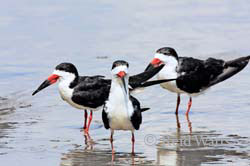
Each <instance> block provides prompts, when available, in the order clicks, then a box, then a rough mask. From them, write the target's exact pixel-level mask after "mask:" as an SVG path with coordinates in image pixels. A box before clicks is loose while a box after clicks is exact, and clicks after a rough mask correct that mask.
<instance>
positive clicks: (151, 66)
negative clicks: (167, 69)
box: [145, 58, 162, 71]
mask: <svg viewBox="0 0 250 166" xmlns="http://www.w3.org/2000/svg"><path fill="white" fill-rule="evenodd" d="M161 64H162V61H161V60H160V59H158V58H154V59H153V60H152V61H151V62H150V64H149V65H148V66H147V68H146V69H145V71H148V70H152V69H154V68H155V67H158V66H160V65H161Z"/></svg>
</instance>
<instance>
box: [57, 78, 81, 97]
mask: <svg viewBox="0 0 250 166" xmlns="http://www.w3.org/2000/svg"><path fill="white" fill-rule="evenodd" d="M78 79H79V78H78V76H75V75H73V74H72V75H69V76H67V77H66V78H65V77H61V78H59V84H58V87H59V92H60V95H61V97H62V98H63V99H64V100H69V99H71V97H72V95H73V91H74V87H75V86H76V85H77V84H78Z"/></svg>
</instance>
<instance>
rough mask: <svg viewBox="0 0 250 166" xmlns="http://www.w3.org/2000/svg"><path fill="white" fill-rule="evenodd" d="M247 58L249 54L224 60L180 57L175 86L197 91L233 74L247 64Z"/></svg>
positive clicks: (187, 90)
mask: <svg viewBox="0 0 250 166" xmlns="http://www.w3.org/2000/svg"><path fill="white" fill-rule="evenodd" d="M249 59H250V56H246V57H241V58H238V59H235V60H232V61H228V62H225V61H224V60H221V59H214V58H208V59H207V60H205V61H202V60H198V59H194V58H184V57H180V64H179V65H180V66H181V68H179V69H177V71H178V73H180V76H179V77H178V79H177V80H176V83H177V86H178V87H179V88H180V89H182V90H184V91H186V92H188V93H198V92H200V91H202V90H204V89H206V88H208V87H210V86H212V85H215V84H217V83H219V82H222V81H224V80H226V79H228V78H230V77H231V76H233V75H235V74H236V73H238V72H239V71H241V70H242V69H243V68H244V67H245V66H246V65H247V64H248V62H249ZM182 73H183V74H182Z"/></svg>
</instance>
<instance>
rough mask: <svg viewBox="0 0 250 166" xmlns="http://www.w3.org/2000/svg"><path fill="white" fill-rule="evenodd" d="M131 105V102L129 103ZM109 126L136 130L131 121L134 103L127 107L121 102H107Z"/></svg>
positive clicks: (116, 128) (114, 128) (117, 128)
mask: <svg viewBox="0 0 250 166" xmlns="http://www.w3.org/2000/svg"><path fill="white" fill-rule="evenodd" d="M129 105H130V104H129ZM106 106H107V107H106V108H107V109H106V112H107V114H108V119H109V126H110V128H111V129H112V130H134V127H133V125H132V122H131V121H130V117H131V110H132V109H133V108H132V105H131V106H128V107H126V106H125V105H123V104H121V103H119V104H118V103H113V102H111V103H109V102H107V103H106Z"/></svg>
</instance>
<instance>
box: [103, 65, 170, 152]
mask: <svg viewBox="0 0 250 166" xmlns="http://www.w3.org/2000/svg"><path fill="white" fill-rule="evenodd" d="M128 67H129V65H128V63H127V62H126V61H122V60H118V61H115V62H114V63H113V66H112V71H111V73H112V82H111V88H110V93H109V97H108V99H107V101H106V102H105V104H104V107H103V112H102V119H103V123H104V127H105V128H106V129H110V130H111V136H110V142H111V147H112V153H113V154H114V147H113V134H114V130H130V131H131V132H132V154H134V142H135V138H134V130H139V128H140V125H141V123H142V115H141V113H142V112H143V111H146V110H148V109H149V108H141V107H140V103H139V101H138V100H137V99H136V98H134V97H133V96H131V95H130V92H131V90H129V81H130V80H131V79H129V78H130V77H129V74H128ZM172 80H173V79H170V80H165V81H164V82H166V81H172ZM159 83H160V82H158V81H155V82H154V84H159ZM145 84H147V83H145ZM145 84H144V85H143V86H144V87H146V86H151V85H153V84H147V85H145Z"/></svg>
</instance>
